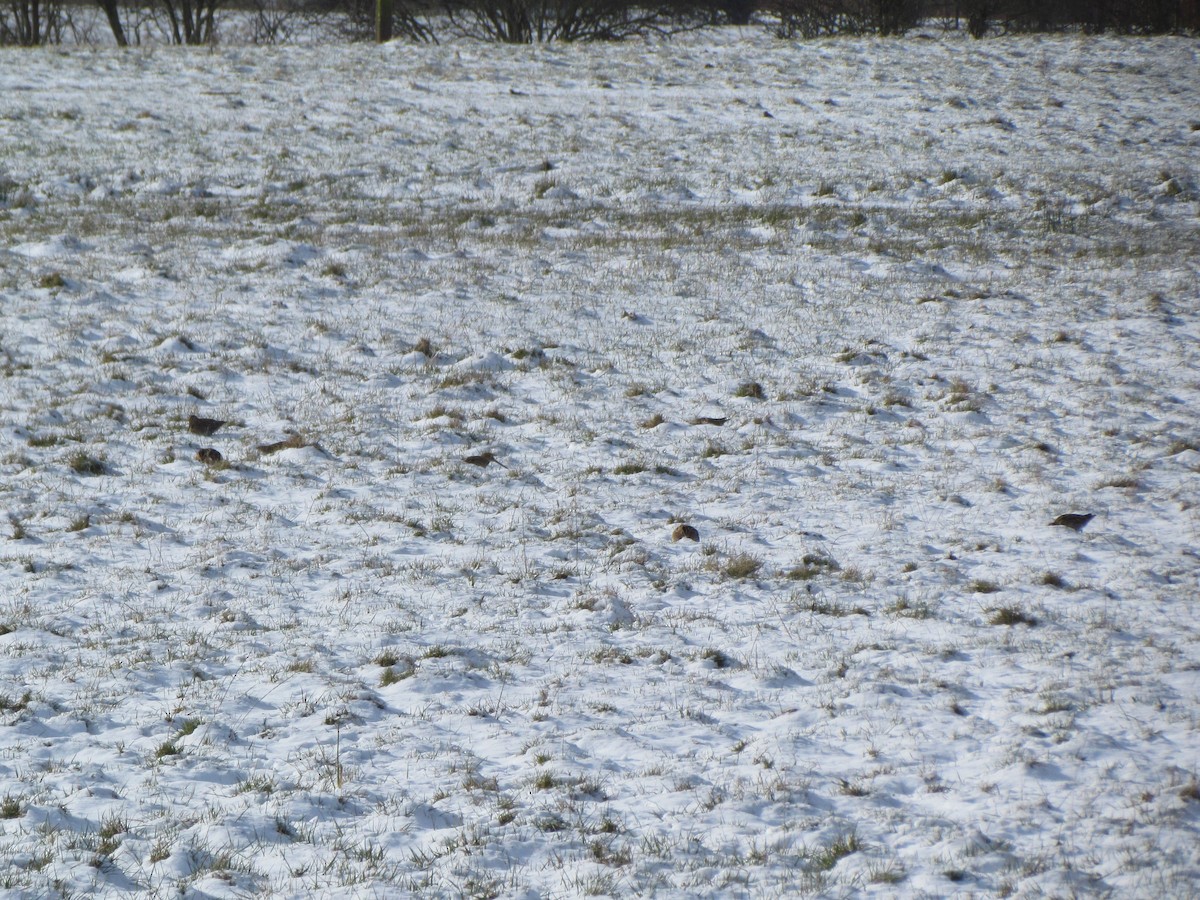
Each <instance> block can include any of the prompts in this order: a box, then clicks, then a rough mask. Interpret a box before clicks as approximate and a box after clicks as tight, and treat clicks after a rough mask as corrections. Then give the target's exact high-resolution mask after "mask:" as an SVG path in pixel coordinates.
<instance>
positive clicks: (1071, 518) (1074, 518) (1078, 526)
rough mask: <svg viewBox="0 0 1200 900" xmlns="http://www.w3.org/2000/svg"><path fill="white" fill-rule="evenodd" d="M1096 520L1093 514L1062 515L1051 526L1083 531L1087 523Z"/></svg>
mask: <svg viewBox="0 0 1200 900" xmlns="http://www.w3.org/2000/svg"><path fill="white" fill-rule="evenodd" d="M1094 518H1096V514H1095V513H1063V514H1062V515H1061V516H1059V517H1058V518H1057V519H1055V520H1054V521H1053V522H1051V523H1050V524H1051V525H1061V526H1062V527H1063V528H1070V529H1071V530H1072V531H1083V529H1084V528H1086V527H1087V523H1088V522H1090V521H1092V519H1094Z"/></svg>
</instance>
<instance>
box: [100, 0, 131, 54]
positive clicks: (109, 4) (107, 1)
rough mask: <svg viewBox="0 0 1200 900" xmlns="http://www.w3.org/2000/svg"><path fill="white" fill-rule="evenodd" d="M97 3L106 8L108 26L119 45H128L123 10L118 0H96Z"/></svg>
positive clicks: (103, 8) (105, 14)
mask: <svg viewBox="0 0 1200 900" xmlns="http://www.w3.org/2000/svg"><path fill="white" fill-rule="evenodd" d="M96 3H97V4H98V5H99V6H100V8H101V9H102V10H104V18H106V19H108V27H109V29H110V30H111V31H112V36H113V40H115V41H116V42H117V46H118V47H128V46H129V38H127V37H126V36H125V26H124V25H123V24H122V23H121V10H120V7H119V5H118V2H117V0H96Z"/></svg>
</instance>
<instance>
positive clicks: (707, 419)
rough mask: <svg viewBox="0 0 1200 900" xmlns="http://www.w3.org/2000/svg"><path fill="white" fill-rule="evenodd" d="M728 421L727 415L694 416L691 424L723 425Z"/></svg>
mask: <svg viewBox="0 0 1200 900" xmlns="http://www.w3.org/2000/svg"><path fill="white" fill-rule="evenodd" d="M728 421H729V416H696V418H694V419H692V424H693V425H724V424H725V423H726V422H728Z"/></svg>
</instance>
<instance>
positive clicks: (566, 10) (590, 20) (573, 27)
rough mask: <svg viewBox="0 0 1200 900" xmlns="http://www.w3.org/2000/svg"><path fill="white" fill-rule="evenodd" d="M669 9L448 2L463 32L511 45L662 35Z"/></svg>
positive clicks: (599, 0)
mask: <svg viewBox="0 0 1200 900" xmlns="http://www.w3.org/2000/svg"><path fill="white" fill-rule="evenodd" d="M666 12H667V8H666V7H665V6H663V7H659V8H655V7H654V4H653V3H649V4H643V5H641V6H634V5H633V4H632V3H631V2H627V0H447V5H446V14H447V16H448V17H449V19H450V21H451V23H452V24H453V25H454V26H455V27H456V28H457V29H458V30H459V31H461V32H463V33H464V34H467V35H471V36H473V37H479V38H484V39H487V40H494V41H503V42H504V43H509V44H530V43H545V42H549V41H612V40H620V39H622V38H626V37H631V36H633V35H636V34H646V33H648V32H650V31H661V30H663V29H662V23H663V22H664V21H665V17H664V16H665V14H666Z"/></svg>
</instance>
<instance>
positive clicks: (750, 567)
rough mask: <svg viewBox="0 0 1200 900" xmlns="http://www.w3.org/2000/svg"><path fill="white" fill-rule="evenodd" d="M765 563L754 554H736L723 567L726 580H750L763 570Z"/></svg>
mask: <svg viewBox="0 0 1200 900" xmlns="http://www.w3.org/2000/svg"><path fill="white" fill-rule="evenodd" d="M762 565H763V561H762V560H761V559H759V558H758V557H757V556H755V555H753V554H752V553H746V552H742V553H735V554H734V555H733V556H731V557H729V558H728V559H726V560H725V562H724V563H722V565H721V569H720V571H721V574H722V575H724V576H725V577H726V578H750V577H751V576H753V575H754V574H755V573H756V572H758V570H759V569H761V568H762Z"/></svg>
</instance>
